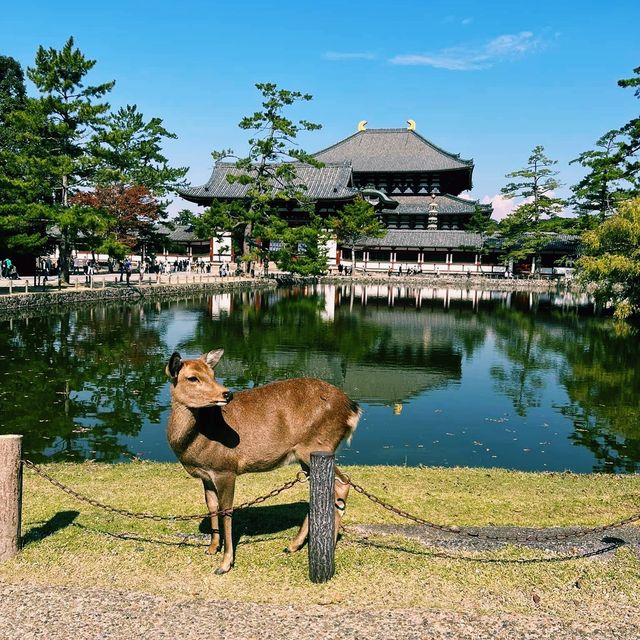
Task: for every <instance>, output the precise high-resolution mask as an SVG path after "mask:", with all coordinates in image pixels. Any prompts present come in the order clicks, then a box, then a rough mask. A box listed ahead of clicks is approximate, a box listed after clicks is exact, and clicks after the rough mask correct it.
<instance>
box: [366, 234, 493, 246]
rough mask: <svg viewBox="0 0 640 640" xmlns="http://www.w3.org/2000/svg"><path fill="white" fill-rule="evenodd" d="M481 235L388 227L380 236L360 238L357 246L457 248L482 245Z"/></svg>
mask: <svg viewBox="0 0 640 640" xmlns="http://www.w3.org/2000/svg"><path fill="white" fill-rule="evenodd" d="M482 240H483V238H482V235H481V234H479V233H470V232H468V231H439V230H438V231H427V230H421V229H389V230H388V231H387V233H386V234H385V236H384V237H382V238H368V237H367V238H360V239H359V240H358V242H357V243H356V246H358V247H420V248H430V247H433V248H437V249H459V248H460V247H470V248H473V249H479V248H480V247H482Z"/></svg>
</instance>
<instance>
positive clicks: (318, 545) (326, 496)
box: [309, 451, 336, 583]
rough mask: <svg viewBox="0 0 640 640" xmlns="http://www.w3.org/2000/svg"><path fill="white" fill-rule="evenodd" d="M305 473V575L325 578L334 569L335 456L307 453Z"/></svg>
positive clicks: (329, 576) (313, 578)
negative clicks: (307, 548) (306, 519)
mask: <svg viewBox="0 0 640 640" xmlns="http://www.w3.org/2000/svg"><path fill="white" fill-rule="evenodd" d="M310 469H311V473H310V476H309V578H310V580H311V582H316V583H317V582H328V581H329V580H331V578H332V577H333V574H334V573H335V570H336V567H335V558H334V551H335V544H336V540H335V527H336V515H335V488H334V483H335V460H334V455H333V453H327V452H325V451H314V452H312V453H311V465H310Z"/></svg>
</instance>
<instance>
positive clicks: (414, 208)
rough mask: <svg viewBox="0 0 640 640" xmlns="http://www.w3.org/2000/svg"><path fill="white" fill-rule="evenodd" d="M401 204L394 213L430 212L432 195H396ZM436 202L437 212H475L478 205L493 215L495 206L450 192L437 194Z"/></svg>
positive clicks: (386, 210) (387, 210) (395, 197)
mask: <svg viewBox="0 0 640 640" xmlns="http://www.w3.org/2000/svg"><path fill="white" fill-rule="evenodd" d="M394 200H397V201H398V202H399V203H400V204H399V205H398V207H397V208H396V209H394V211H393V212H394V213H397V214H403V213H404V214H412V213H415V214H422V215H424V214H425V213H428V212H429V205H430V204H431V202H433V198H432V197H431V196H394ZM435 202H436V204H437V205H438V209H437V214H438V215H447V214H473V213H475V210H476V207H477V206H480V207H481V209H482V210H484V211H485V212H486V213H487V214H488V215H491V212H492V211H493V208H492V207H491V205H484V204H479V202H478V201H477V200H465V199H464V198H457V197H456V196H451V195H448V194H442V195H437V196H436V197H435ZM382 213H383V214H384V213H391V211H390V210H389V209H383V210H382Z"/></svg>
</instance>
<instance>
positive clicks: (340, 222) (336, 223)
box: [329, 197, 386, 252]
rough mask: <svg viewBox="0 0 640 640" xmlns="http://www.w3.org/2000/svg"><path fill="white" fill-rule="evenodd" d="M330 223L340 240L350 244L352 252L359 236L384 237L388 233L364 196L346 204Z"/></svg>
mask: <svg viewBox="0 0 640 640" xmlns="http://www.w3.org/2000/svg"><path fill="white" fill-rule="evenodd" d="M329 224H330V225H331V228H332V229H333V231H334V233H335V234H336V237H337V239H338V242H340V243H342V244H346V245H348V246H350V247H351V250H352V252H353V248H354V246H355V244H356V242H357V241H358V239H359V238H363V237H367V236H368V237H371V238H382V237H383V236H384V235H385V233H386V229H385V228H384V226H383V225H382V223H381V222H380V219H379V217H378V215H377V214H376V211H375V209H374V208H373V207H372V206H371V205H370V204H369V203H368V202H367V201H366V200H365V199H364V198H362V197H358V198H356V199H355V200H354V201H353V202H350V203H349V204H346V205H345V206H344V207H343V209H342V210H341V211H340V212H339V214H337V215H335V216H333V217H332V218H330V220H329Z"/></svg>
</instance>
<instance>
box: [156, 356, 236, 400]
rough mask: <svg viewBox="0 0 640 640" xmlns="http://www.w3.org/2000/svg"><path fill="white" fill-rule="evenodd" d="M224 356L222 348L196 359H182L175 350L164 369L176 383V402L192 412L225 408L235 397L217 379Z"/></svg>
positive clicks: (174, 384)
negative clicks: (218, 367) (218, 369)
mask: <svg viewBox="0 0 640 640" xmlns="http://www.w3.org/2000/svg"><path fill="white" fill-rule="evenodd" d="M223 353H224V350H223V349H218V350H216V351H209V353H205V354H203V355H201V356H200V357H199V358H196V359H194V360H182V358H181V357H180V354H179V353H178V352H177V351H175V352H174V353H173V354H172V356H171V358H170V359H169V363H168V364H167V367H166V369H165V371H166V372H167V375H168V376H169V377H170V378H171V382H172V384H173V398H174V400H176V401H177V402H179V403H180V404H183V405H184V406H185V407H189V408H190V409H202V408H204V407H214V406H218V407H221V406H224V405H226V404H227V403H228V402H229V401H230V400H231V398H232V397H233V394H232V393H231V391H229V389H227V388H226V387H224V386H223V385H221V384H220V383H219V382H217V381H216V379H215V376H214V368H215V366H216V365H217V364H218V362H219V361H220V358H222V354H223Z"/></svg>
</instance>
